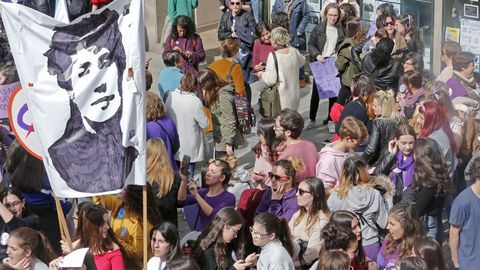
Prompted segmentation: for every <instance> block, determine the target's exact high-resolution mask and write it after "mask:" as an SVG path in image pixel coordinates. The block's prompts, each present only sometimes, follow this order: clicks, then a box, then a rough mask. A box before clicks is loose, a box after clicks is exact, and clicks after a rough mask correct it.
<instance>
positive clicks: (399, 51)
mask: <svg viewBox="0 0 480 270" xmlns="http://www.w3.org/2000/svg"><path fill="white" fill-rule="evenodd" d="M382 16H383V18H384V24H383V27H384V28H385V29H386V30H387V32H388V37H389V38H390V39H391V40H392V41H394V44H395V45H394V47H393V49H392V57H393V58H397V59H401V58H402V57H403V54H404V53H405V52H406V51H407V50H408V47H407V42H406V41H405V38H404V37H403V36H402V35H401V34H400V33H399V32H397V30H396V29H395V24H396V23H395V17H393V16H389V15H382ZM379 17H380V16H379Z"/></svg>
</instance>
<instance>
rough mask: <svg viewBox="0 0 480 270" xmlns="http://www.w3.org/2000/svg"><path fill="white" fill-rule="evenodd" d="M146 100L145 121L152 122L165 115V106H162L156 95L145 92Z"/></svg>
mask: <svg viewBox="0 0 480 270" xmlns="http://www.w3.org/2000/svg"><path fill="white" fill-rule="evenodd" d="M146 100H147V102H146V103H147V106H146V112H147V121H154V120H156V119H159V118H162V117H165V116H166V115H167V113H166V112H165V104H163V101H162V100H161V99H160V97H159V96H158V95H157V94H154V93H152V92H147V93H146Z"/></svg>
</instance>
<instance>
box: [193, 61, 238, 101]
mask: <svg viewBox="0 0 480 270" xmlns="http://www.w3.org/2000/svg"><path fill="white" fill-rule="evenodd" d="M197 79H198V82H199V83H200V85H201V86H202V88H203V90H204V91H205V92H204V95H203V97H204V99H205V105H206V106H207V107H210V108H211V107H213V106H214V105H215V104H216V103H217V101H218V95H219V92H220V89H221V88H223V87H225V86H227V85H229V84H230V82H226V81H225V80H223V79H221V78H219V77H218V75H217V74H216V73H215V71H213V70H211V69H209V68H205V69H201V70H200V71H199V72H198V74H197Z"/></svg>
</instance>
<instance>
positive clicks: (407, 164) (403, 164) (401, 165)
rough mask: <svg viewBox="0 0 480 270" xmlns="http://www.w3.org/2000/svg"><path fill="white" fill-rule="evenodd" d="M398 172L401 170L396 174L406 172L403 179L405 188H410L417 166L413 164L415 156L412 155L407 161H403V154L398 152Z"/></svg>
mask: <svg viewBox="0 0 480 270" xmlns="http://www.w3.org/2000/svg"><path fill="white" fill-rule="evenodd" d="M396 170H400V172H396V173H403V172H405V174H404V177H403V187H408V186H410V184H411V183H412V181H413V172H414V171H415V164H413V155H410V156H409V157H407V159H405V160H403V153H402V152H400V151H398V153H397V168H396ZM394 172H395V170H394Z"/></svg>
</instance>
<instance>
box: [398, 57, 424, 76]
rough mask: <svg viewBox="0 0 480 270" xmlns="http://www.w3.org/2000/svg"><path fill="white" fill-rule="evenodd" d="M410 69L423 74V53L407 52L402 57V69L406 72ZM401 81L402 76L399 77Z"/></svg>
mask: <svg viewBox="0 0 480 270" xmlns="http://www.w3.org/2000/svg"><path fill="white" fill-rule="evenodd" d="M410 70H416V71H418V72H419V73H420V74H422V75H424V63H423V55H422V54H420V53H418V52H408V53H407V54H405V56H404V57H403V71H404V72H407V71H410ZM425 77H426V76H423V81H424V82H425V80H426V79H425ZM401 79H402V80H401V81H402V83H403V78H401Z"/></svg>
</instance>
